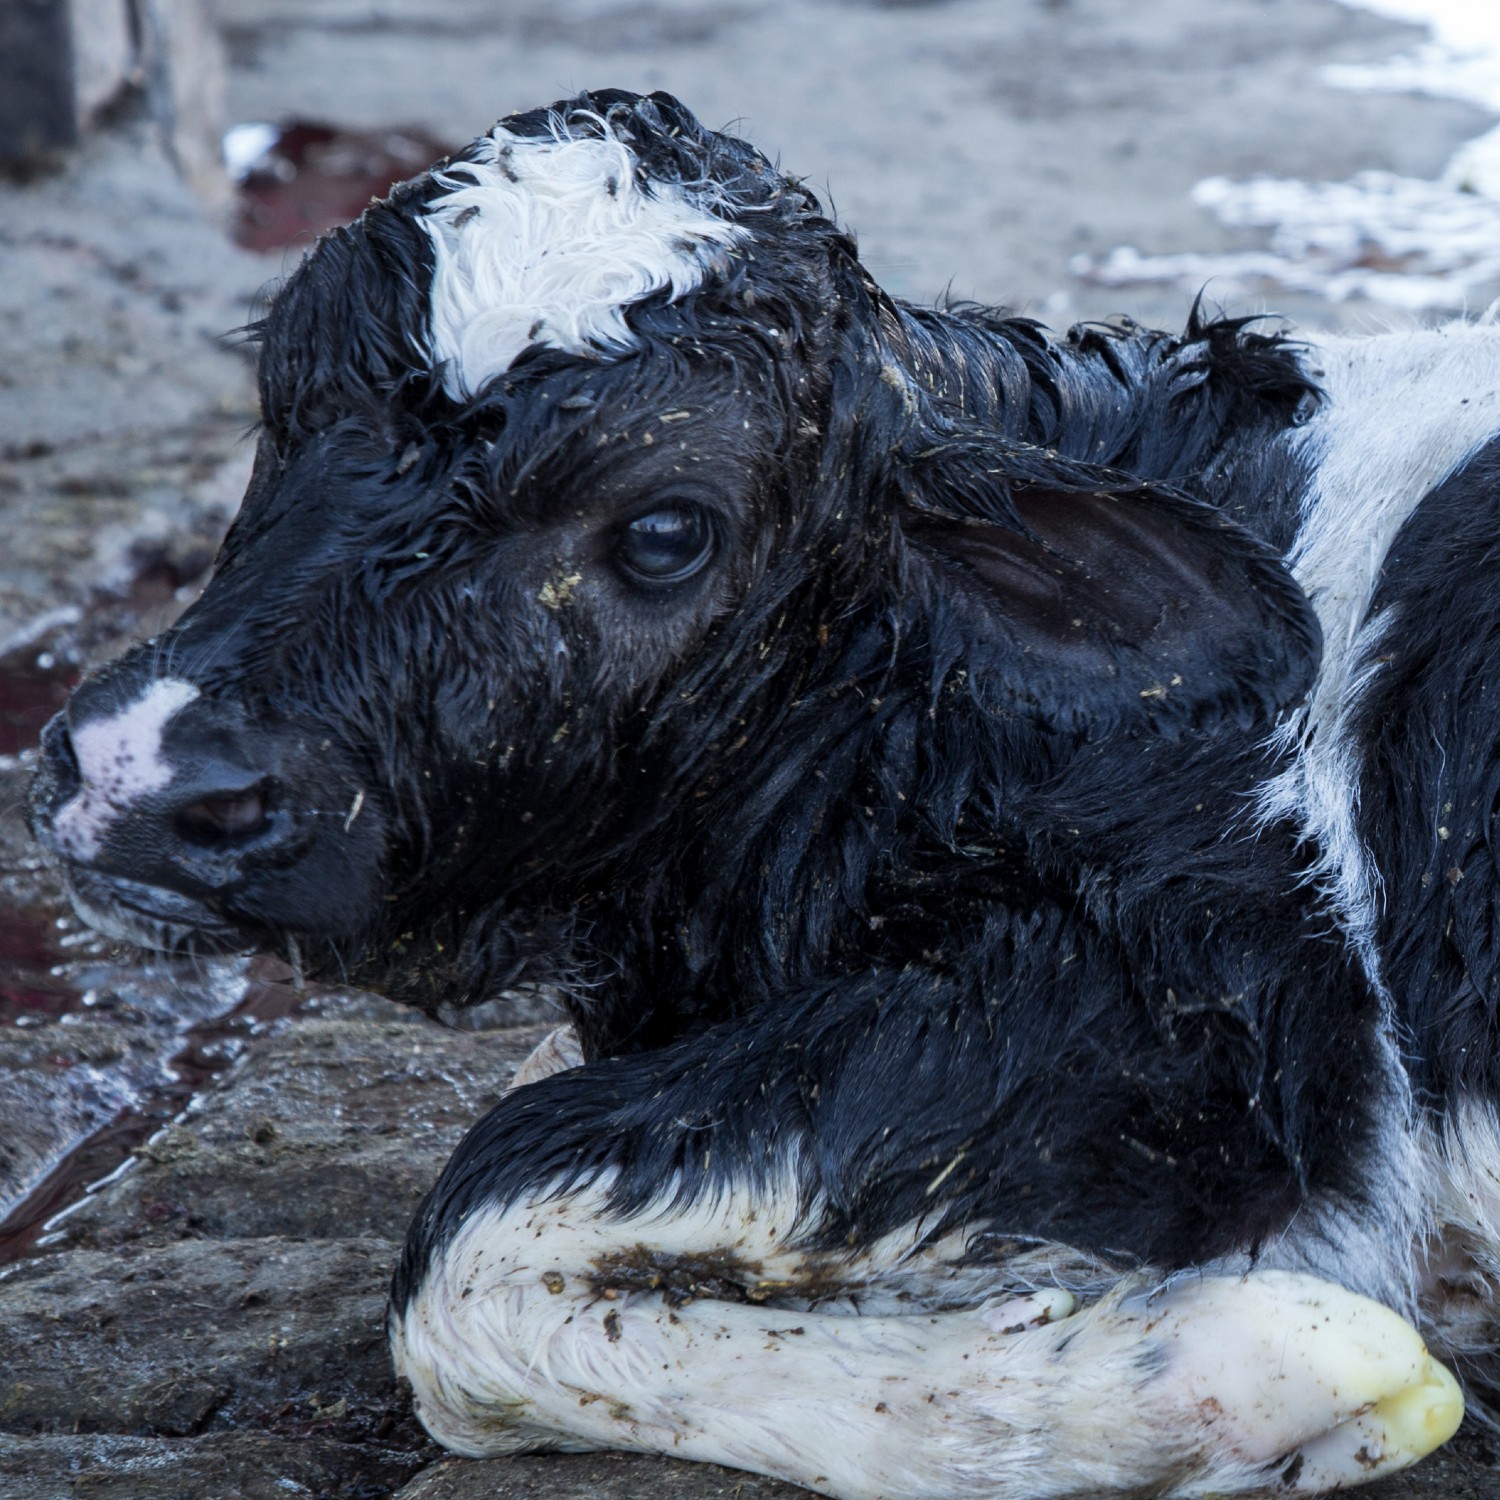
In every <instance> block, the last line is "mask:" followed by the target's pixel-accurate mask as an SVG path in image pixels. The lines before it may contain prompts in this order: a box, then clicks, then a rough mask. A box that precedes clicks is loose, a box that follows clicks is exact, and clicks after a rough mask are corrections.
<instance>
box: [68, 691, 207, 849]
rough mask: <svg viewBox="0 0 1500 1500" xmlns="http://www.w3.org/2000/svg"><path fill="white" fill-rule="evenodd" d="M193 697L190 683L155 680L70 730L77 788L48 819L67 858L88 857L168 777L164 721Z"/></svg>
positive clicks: (170, 773)
mask: <svg viewBox="0 0 1500 1500" xmlns="http://www.w3.org/2000/svg"><path fill="white" fill-rule="evenodd" d="M197 696H198V689H197V688H196V687H195V686H194V685H193V684H192V683H191V682H183V681H181V680H180V679H178V678H175V677H158V678H157V679H156V680H155V681H154V682H153V683H152V684H151V686H150V687H148V688H147V689H146V691H145V692H144V693H142V694H141V696H140V697H139V698H137V699H136V700H135V702H134V703H132V704H131V705H130V706H129V707H128V708H122V709H121V710H120V711H119V713H116V714H110V715H109V716H108V717H107V718H103V719H91V720H89V721H88V722H86V723H84V724H81V725H80V726H79V727H78V728H77V729H75V730H74V731H73V754H74V755H75V756H76V757H77V760H78V770H79V772H80V774H81V776H82V780H83V786H82V789H81V790H80V791H79V792H78V794H77V795H76V796H75V797H73V798H72V799H71V800H69V801H68V802H67V803H65V804H64V805H63V807H62V808H61V809H60V810H59V812H58V814H57V817H56V818H55V819H54V820H53V824H52V830H53V835H54V837H55V838H56V840H57V846H58V848H59V849H61V851H62V852H63V853H64V854H66V855H68V856H69V857H70V858H73V859H93V858H94V856H95V855H96V854H98V852H99V848H100V845H101V844H102V843H103V841H104V836H105V834H106V833H107V832H108V831H109V825H110V824H111V823H113V822H115V821H116V819H118V818H119V817H120V816H121V815H122V814H124V813H125V812H126V811H128V809H129V807H130V804H131V803H132V802H133V801H135V800H136V799H137V798H139V797H142V796H144V795H145V794H146V793H148V792H158V791H160V790H161V789H162V788H163V787H164V786H166V785H167V783H168V782H169V781H171V779H172V768H171V767H170V766H169V765H168V764H167V763H166V762H165V761H164V760H163V759H162V753H161V738H162V732H163V731H164V730H165V729H166V727H167V721H168V720H169V719H170V718H171V717H172V715H173V714H175V713H176V712H177V711H178V710H179V709H182V708H185V707H186V706H187V705H188V704H189V703H191V702H192V701H193V700H194V699H195V698H196V697H197Z"/></svg>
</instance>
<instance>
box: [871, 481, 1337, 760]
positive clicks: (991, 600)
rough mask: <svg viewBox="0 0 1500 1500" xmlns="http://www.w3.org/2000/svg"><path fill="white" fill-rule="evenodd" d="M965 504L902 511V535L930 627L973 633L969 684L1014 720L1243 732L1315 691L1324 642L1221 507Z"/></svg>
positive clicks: (1017, 498) (1176, 502)
mask: <svg viewBox="0 0 1500 1500" xmlns="http://www.w3.org/2000/svg"><path fill="white" fill-rule="evenodd" d="M966 499H968V501H969V503H968V504H966V505H964V506H963V509H962V510H961V511H960V510H957V508H955V510H944V511H930V510H926V509H923V508H918V507H917V506H914V505H906V506H903V507H902V509H901V511H900V513H899V524H900V527H901V530H902V531H903V533H904V535H905V537H906V541H907V544H908V552H909V555H910V557H911V561H912V563H913V566H914V574H915V575H923V582H924V583H925V590H926V591H927V593H928V599H929V603H930V605H931V607H932V609H933V628H934V630H935V631H940V630H942V629H945V628H946V629H949V630H953V631H956V632H958V633H959V634H960V635H961V636H962V637H965V638H966V645H967V652H966V654H967V655H969V656H970V657H971V659H974V658H977V660H974V661H973V665H971V668H970V670H971V674H972V673H973V672H974V671H975V669H976V667H978V668H979V669H980V670H981V671H982V675H983V678H984V681H983V684H982V688H983V691H985V693H986V694H987V695H988V694H990V693H993V694H996V695H998V697H999V698H1000V700H1001V701H1002V702H1008V703H1009V705H1010V706H1011V707H1013V708H1014V709H1015V710H1016V711H1018V712H1021V713H1025V714H1027V715H1029V716H1031V717H1032V718H1034V719H1035V720H1036V721H1037V722H1039V723H1041V724H1043V725H1044V726H1046V727H1048V728H1056V729H1084V730H1086V729H1089V728H1102V727H1104V726H1106V725H1109V724H1127V725H1128V724H1130V723H1140V722H1145V723H1147V724H1149V725H1150V726H1152V727H1153V728H1155V729H1157V730H1160V731H1164V732H1166V733H1169V734H1175V733H1178V732H1180V731H1182V730H1185V729H1195V730H1208V729H1213V728H1214V727H1215V726H1217V725H1220V724H1223V723H1225V722H1232V723H1234V724H1237V725H1239V726H1241V727H1242V728H1250V727H1252V726H1253V725H1254V724H1255V723H1256V722H1257V721H1260V722H1265V723H1269V722H1270V721H1271V719H1273V718H1274V717H1275V715H1276V714H1277V713H1278V712H1279V711H1280V710H1282V709H1283V708H1286V707H1287V706H1289V705H1291V704H1293V703H1296V702H1298V701H1299V700H1300V699H1301V698H1302V697H1304V696H1305V695H1306V693H1307V691H1308V690H1309V688H1310V687H1311V684H1312V679H1313V676H1314V673H1315V672H1316V670H1317V665H1318V659H1319V655H1320V652H1321V646H1322V637H1321V633H1320V631H1319V628H1318V621H1317V617H1316V615H1315V614H1314V613H1313V611H1312V607H1311V605H1310V604H1309V603H1308V600H1307V597H1306V595H1304V594H1303V592H1302V590H1301V589H1300V588H1299V587H1298V586H1297V584H1296V582H1295V581H1294V580H1293V578H1292V577H1291V575H1290V574H1289V573H1288V572H1287V570H1286V569H1285V568H1284V567H1283V566H1282V564H1281V561H1280V559H1279V558H1278V557H1277V556H1276V554H1275V553H1274V552H1273V551H1272V550H1271V549H1270V548H1269V547H1268V546H1266V545H1265V544H1264V543H1263V542H1261V541H1259V540H1258V539H1257V538H1255V537H1253V536H1251V535H1250V534H1249V533H1248V532H1247V531H1245V530H1244V529H1243V528H1241V527H1239V526H1237V525H1235V524H1234V523H1233V522H1232V521H1229V520H1228V519H1227V518H1225V517H1224V516H1223V515H1222V514H1221V513H1220V512H1219V511H1217V510H1215V509H1214V508H1213V507H1211V506H1208V505H1203V504H1200V503H1198V502H1196V501H1193V500H1190V499H1188V498H1186V497H1185V496H1182V495H1180V494H1177V493H1175V492H1173V491H1170V490H1161V489H1153V488H1138V489H1129V490H1123V491H1110V490H1106V489H1100V490H1097V491H1087V490H1072V489H1069V488H1058V489H1049V488H1047V487H1046V486H1045V485H1039V484H1034V483H1023V484H1012V485H1011V486H1010V488H1009V493H1008V495H1007V496H1005V497H1004V498H1003V499H999V500H998V503H997V507H996V508H997V509H998V508H1002V507H1003V509H1004V511H1005V512H1006V515H1005V517H1004V519H996V518H994V517H989V516H975V515H973V514H967V513H964V512H966V511H969V510H970V508H971V507H972V498H970V497H966ZM913 581H914V582H916V581H917V577H916V576H914V578H913ZM940 617H941V618H942V619H945V620H946V621H947V625H946V626H943V625H941V624H940V623H939V620H940ZM976 637H977V638H976ZM937 644H939V649H940V651H941V645H940V643H937ZM981 663H986V664H987V665H985V666H982V667H981V666H980V664H981ZM975 686H976V687H980V686H981V684H980V683H977V682H976V684H975Z"/></svg>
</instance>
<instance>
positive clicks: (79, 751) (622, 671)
mask: <svg viewBox="0 0 1500 1500" xmlns="http://www.w3.org/2000/svg"><path fill="white" fill-rule="evenodd" d="M585 105H586V107H584V106H579V105H577V104H575V106H574V107H573V114H572V115H571V116H570V117H568V118H564V117H562V116H560V115H559V114H557V113H555V112H554V113H549V114H542V113H538V114H536V115H532V116H523V117H518V118H517V119H514V120H512V121H510V122H507V123H506V124H505V125H502V126H499V127H496V130H495V132H494V134H493V135H492V136H490V137H485V138H482V139H481V140H480V141H479V142H476V143H475V146H474V147H473V148H471V151H470V153H468V155H467V157H466V158H465V159H463V160H460V161H459V162H456V163H453V164H450V165H449V166H448V167H447V168H446V170H444V171H441V172H439V173H437V174H434V175H429V176H428V177H426V178H423V179H418V180H417V181H416V182H415V183H413V184H408V185H407V186H406V187H405V188H403V189H400V190H398V192H397V193H396V194H395V195H394V196H393V198H392V200H391V201H390V202H388V203H386V204H382V205H378V206H376V207H374V208H372V210H371V211H370V212H369V213H368V214H367V215H366V216H365V219H364V220H362V221H361V223H360V224H358V225H356V226H353V227H352V228H351V229H350V230H348V231H343V232H340V233H339V234H336V235H334V236H332V237H330V238H329V239H328V240H326V241H324V242H323V243H322V244H321V245H320V246H319V248H318V249H317V250H316V251H315V252H314V254H313V255H312V256H311V257H310V260H309V262H308V263H307V264H306V265H304V267H303V268H302V269H301V270H299V272H298V273H297V275H296V276H295V277H294V278H293V280H292V282H291V283H290V284H289V285H288V287H287V288H286V289H285V290H284V291H283V292H282V294H281V295H280V296H279V297H278V298H277V300H276V303H275V305H274V307H273V309H272V312H271V314H270V316H269V318H268V319H267V321H266V324H265V326H264V328H263V330H262V343H263V348H262V357H261V387H262V404H263V411H264V417H265V424H264V429H263V432H262V436H261V439H260V445H259V450H258V454H257V461H256V466H255V471H254V475H253V478H252V481H251V484H250V487H249V490H248V492H247V494H246V497H245V500H244V503H243V506H242V510H241V513H240V515H239V517H238V519H237V520H236V522H235V525H234V527H233V529H232V530H231V533H230V535H229V537H228V538H227V540H226V542H225V545H224V548H223V551H222V553H221V555H220V557H219V559H218V561H217V563H216V566H215V571H214V574H213V577H212V579H211V581H210V583H209V585H208V588H207V590H206V592H205V593H204V595H203V596H202V598H201V599H200V600H199V601H198V603H197V604H196V605H195V606H194V607H193V608H192V609H191V610H190V611H189V612H188V613H187V614H186V615H185V616H184V617H183V619H182V620H181V621H180V622H179V624H178V625H177V626H176V627H174V628H173V629H172V631H171V632H169V633H168V634H167V635H165V636H164V637H163V638H161V639H160V640H157V641H153V642H148V643H146V644H145V645H143V646H142V647H140V648H138V649H136V650H135V651H133V652H132V653H130V654H129V655H127V656H126V657H124V658H123V659H121V660H120V661H118V662H116V663H115V664H113V665H112V666H110V667H108V668H106V669H105V670H103V671H101V672H99V673H97V674H96V675H94V676H93V677H91V678H90V679H88V680H87V681H86V682H85V683H84V684H83V685H82V686H81V687H80V688H79V690H78V691H77V693H76V694H75V695H74V697H73V699H72V701H71V702H70V703H69V705H68V707H67V709H66V710H65V712H64V713H63V714H61V715H59V717H58V718H57V719H56V720H54V722H53V723H52V724H51V725H50V726H49V728H48V731H47V733H46V737H45V742H44V764H43V770H42V773H41V775H40V777H39V778H38V782H37V785H36V788H35V792H34V797H33V824H34V827H35V828H36V830H37V832H38V834H39V835H40V836H41V837H42V838H43V840H44V841H45V842H47V843H48V844H49V845H50V846H51V847H52V848H53V849H54V850H55V851H56V853H57V854H58V855H59V856H60V857H61V859H62V862H63V865H64V867H65V870H66V872H67V876H68V879H69V882H70V884H71V886H72V889H73V892H74V895H75V898H76V900H77V902H78V904H79V906H80V909H81V910H82V911H83V912H84V913H85V915H86V916H87V917H88V918H89V920H90V921H92V922H94V923H95V924H96V925H98V926H100V927H101V928H103V929H105V930H106V931H110V932H113V933H115V934H117V935H119V936H121V937H124V938H127V939H130V940H135V941H139V942H144V943H147V944H150V945H153V946H163V945H165V946H181V945H199V946H203V947H208V948H213V947H220V946H229V947H239V946H245V945H247V944H269V945H272V946H282V947H284V948H288V949H294V950H295V949H301V950H302V951H304V952H307V951H309V950H315V949H316V948H318V946H319V945H324V946H326V947H330V948H331V949H332V950H334V952H336V953H337V955H338V958H339V960H340V961H341V962H343V963H345V964H346V965H353V966H354V967H356V968H357V967H358V961H359V960H362V959H369V960H370V961H372V962H373V963H374V964H375V965H376V967H377V968H383V967H388V966H394V967H395V968H397V969H403V968H404V969H420V970H422V971H423V972H425V973H429V974H431V973H432V972H434V971H436V970H443V971H444V972H443V977H442V980H441V981H434V982H435V983H450V984H451V983H452V982H453V979H454V975H453V974H451V973H449V972H447V969H448V966H449V965H450V963H451V962H457V950H458V949H459V948H460V947H461V946H462V944H463V941H464V934H465V932H466V930H467V928H468V926H469V924H470V923H471V922H472V921H473V919H474V917H475V915H476V912H477V911H478V909H479V908H480V907H482V906H483V907H494V906H496V905H499V906H504V905H505V903H506V902H507V900H509V899H512V898H513V897H514V894H515V892H516V891H517V890H518V889H519V888H522V887H527V888H529V889H531V890H532V891H533V892H535V891H536V890H538V889H542V888H544V887H545V885H546V882H547V879H548V875H549V872H551V871H553V870H556V869H558V868H560V867H561V866H562V865H564V864H567V865H569V866H570V867H571V868H572V869H573V870H574V871H575V872H576V870H577V869H578V868H579V866H580V864H582V865H587V863H588V861H589V859H590V857H591V851H592V852H593V854H597V852H598V851H599V850H600V849H601V848H603V847H605V846H607V845H608V843H609V840H610V838H611V837H612V836H613V835H612V833H611V829H610V824H611V820H614V821H616V822H618V820H619V818H620V816H621V811H620V810H621V808H622V807H624V808H626V809H627V813H626V816H627V817H628V819H630V820H632V821H633V822H634V823H635V824H637V825H639V824H640V823H641V821H642V820H649V818H650V817H651V816H652V809H653V808H654V807H657V806H658V805H660V806H665V805H667V803H668V802H669V801H671V800H672V799H673V798H674V797H675V798H676V799H678V800H680V798H681V791H682V789H681V785H680V783H681V781H682V779H683V778H684V777H691V776H692V775H693V774H694V772H693V770H692V768H691V767H690V766H684V765H682V764H674V763H673V761H672V757H671V754H670V753H669V752H668V751H666V750H664V749H663V748H662V747H663V745H665V744H666V743H667V742H668V740H670V738H671V737H670V736H668V735H665V734H664V732H663V729H662V721H663V719H664V717H667V718H669V717H670V716H671V714H672V713H673V712H674V710H676V709H677V708H678V706H679V705H688V708H687V709H686V710H685V711H688V712H694V711H695V710H694V709H692V707H691V705H692V704H693V703H694V700H695V698H696V697H697V696H698V695H697V694H696V692H695V690H694V688H693V686H692V685H691V684H690V683H688V682H686V680H685V678H686V676H691V675H693V674H696V675H697V678H699V679H712V678H713V677H714V676H716V675H722V674H724V673H732V672H733V671H734V669H735V662H736V660H737V655H743V654H745V653H748V652H749V651H750V649H751V648H750V646H749V644H747V643H748V641H749V637H750V636H752V635H756V633H757V631H759V629H760V619H759V617H760V616H764V615H765V614H766V613H767V612H768V611H770V610H772V609H773V608H775V606H776V601H777V600H778V599H781V600H783V601H784V600H785V598H786V597H787V595H788V592H789V591H791V590H794V589H796V588H798V587H802V588H804V589H805V587H806V577H807V568H806V564H805V556H806V554H807V551H808V549H809V548H810V547H812V546H813V545H814V540H813V539H814V538H815V537H816V534H817V522H818V519H819V518H818V517H817V515H816V513H815V512H816V504H812V503H810V502H809V498H808V497H809V493H810V492H811V491H812V490H813V489H815V488H816V484H815V475H814V472H813V471H814V470H815V469H816V467H817V465H818V463H819V461H820V458H819V455H820V454H821V452H822V450H821V448H820V446H819V445H818V443H817V442H816V441H815V439H816V438H817V436H818V423H817V420H816V413H817V410H818V407H819V405H820V403H821V402H822V398H823V391H824V389H825V388H826V386H827V384H828V381H829V379H830V377H829V375H828V373H827V371H826V370H821V369H819V368H816V366H815V362H813V361H811V360H810V359H809V357H808V350H810V349H812V348H814V347H817V346H819V345H820V344H826V343H827V342H828V340H827V338H826V330H825V327H824V325H825V324H826V323H827V321H828V318H829V317H830V313H829V310H828V309H829V303H830V302H831V301H832V300H833V299H832V298H831V297H830V286H831V280H830V278H831V274H832V273H831V272H830V270H829V265H830V257H831V255H833V258H835V259H836V258H837V255H836V254H834V252H835V251H836V250H837V248H838V247H839V246H840V245H841V244H842V242H841V240H840V238H839V236H837V234H836V233H835V232H834V231H833V230H832V227H831V226H830V225H828V224H827V223H826V221H824V220H822V219H821V218H820V217H818V216H817V215H815V214H814V213H812V212H811V211H810V207H809V205H810V200H808V199H807V198H806V197H805V195H803V194H801V193H800V192H799V191H798V190H797V189H795V188H794V187H793V186H792V185H790V184H788V183H787V182H786V181H785V180H784V179H781V178H779V177H778V176H777V175H776V174H774V173H772V172H771V171H770V170H769V168H767V167H766V165H765V163H764V162H763V161H761V160H760V158H758V157H756V156H755V155H754V153H752V152H750V151H749V149H748V148H746V147H743V146H741V145H739V143H736V142H730V141H727V140H726V138H722V137H716V136H708V135H707V134H706V133H704V132H702V131H701V130H700V129H699V127H697V126H696V123H695V122H692V121H691V117H688V116H685V114H684V115H682V116H681V117H680V118H679V117H676V116H674V113H673V110H674V106H672V105H671V104H670V102H669V101H661V102H660V103H656V102H653V101H640V100H629V101H621V100H616V99H614V96H596V97H595V98H594V99H593V100H587V101H585ZM689 127H690V129H689ZM688 136H691V137H692V138H691V139H688ZM674 152H675V153H677V154H676V156H674V155H673V153H674ZM689 169H691V170H689ZM653 173H656V174H660V175H656V176H653V175H652V174H653ZM684 173H687V174H688V177H689V180H688V181H687V182H686V183H685V182H684ZM705 174H706V175H705ZM747 206H748V208H749V209H751V210H754V211H756V212H760V213H761V214H762V215H764V216H766V217H768V218H779V220H780V221H782V222H783V223H785V222H787V221H789V220H793V219H797V220H802V221H805V222H806V224H807V226H808V227H807V230H806V233H805V234H804V235H803V237H802V247H803V249H804V250H805V249H806V248H807V247H808V246H811V247H812V249H813V255H812V257H811V259H810V261H809V265H808V269H807V271H806V273H805V274H804V275H802V276H801V277H798V278H790V279H789V278H787V277H786V276H784V275H780V276H770V277H767V276H764V275H761V274H760V272H759V268H757V267H756V265H755V256H754V253H753V251H752V250H750V249H749V247H750V246H751V245H752V244H753V236H752V235H751V233H750V232H749V231H748V230H743V229H741V228H739V227H738V226H737V225H736V224H735V223H734V222H733V220H732V219H731V217H729V215H730V213H731V210H744V209H746V208H747ZM850 263H851V264H852V260H851V262H850ZM768 285H769V286H770V287H771V288H773V290H770V291H768V290H767V288H768ZM776 288H780V289H781V290H780V291H779V292H778V291H776V290H774V289H776ZM787 288H791V291H790V293H788V292H787ZM794 412H795V413H796V414H797V415H795V416H793V415H791V414H792V413H794ZM789 559H803V561H799V562H797V563H796V564H795V565H791V564H790V563H789V561H788V560H789ZM843 565H844V564H838V565H837V566H843ZM837 566H836V567H835V568H834V569H833V571H835V572H836V571H837ZM757 591H760V592H762V593H763V594H764V595H765V597H764V599H762V600H761V601H760V604H759V606H758V614H757V610H756V609H751V610H749V612H748V613H749V615H750V616H751V617H753V618H747V611H746V607H745V606H746V601H747V599H749V598H750V597H751V596H752V595H755V594H756V593H757ZM710 641H713V642H716V643H717V644H716V646H715V648H714V649H710V650H707V651H706V650H705V643H706V642H710ZM761 659H762V660H763V659H764V653H763V652H762V653H761ZM700 685H701V682H700ZM622 779H623V781H624V783H625V786H624V788H623V792H624V795H623V796H622V785H621V783H622ZM532 904H533V905H534V904H535V902H533V903H532ZM442 954H447V955H448V956H449V958H448V959H447V960H445V959H443V958H441V957H439V955H442ZM460 982H461V981H460Z"/></svg>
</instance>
